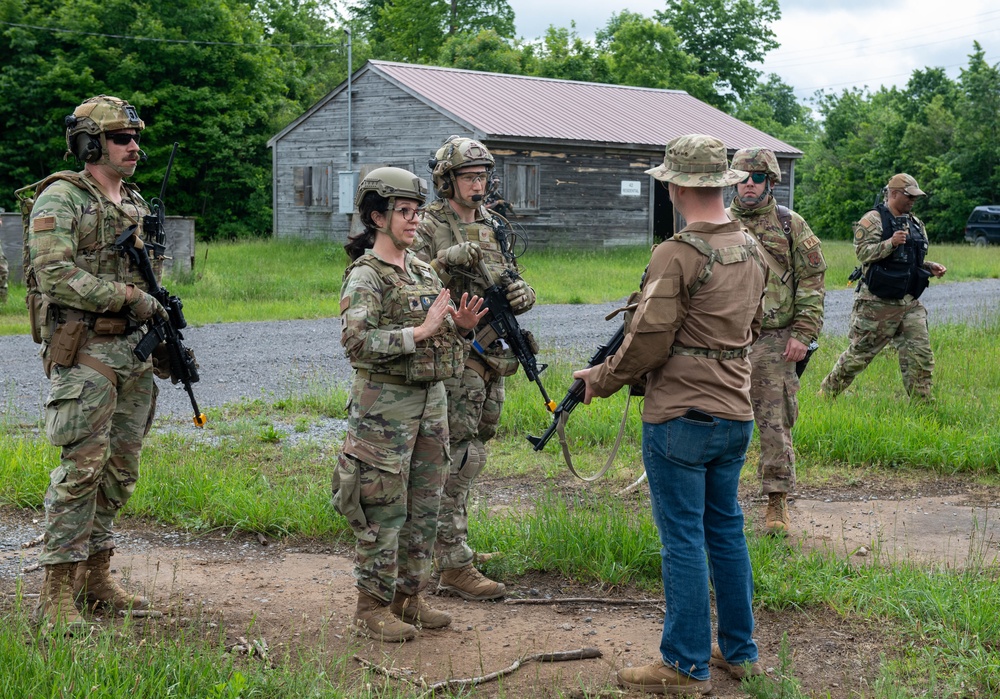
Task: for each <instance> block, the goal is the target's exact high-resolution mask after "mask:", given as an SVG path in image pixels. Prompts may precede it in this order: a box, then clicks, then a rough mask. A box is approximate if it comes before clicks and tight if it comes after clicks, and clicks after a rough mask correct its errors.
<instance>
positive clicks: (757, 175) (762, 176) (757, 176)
mask: <svg viewBox="0 0 1000 699" xmlns="http://www.w3.org/2000/svg"><path fill="white" fill-rule="evenodd" d="M766 179H767V173H766V172H751V173H750V174H749V175H747V178H746V179H745V180H743V181H742V182H741V183H740V184H746V183H747V182H749V181H750V180H753V183H754V184H764V181H765V180H766Z"/></svg>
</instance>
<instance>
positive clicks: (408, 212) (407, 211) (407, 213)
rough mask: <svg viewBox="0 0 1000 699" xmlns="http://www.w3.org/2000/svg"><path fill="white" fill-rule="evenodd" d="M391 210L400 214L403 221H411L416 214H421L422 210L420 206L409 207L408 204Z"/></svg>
mask: <svg viewBox="0 0 1000 699" xmlns="http://www.w3.org/2000/svg"><path fill="white" fill-rule="evenodd" d="M393 211H395V212H396V213H397V214H399V215H400V216H402V217H403V220H404V221H412V220H413V219H415V218H416V217H417V214H422V213H423V212H424V210H423V209H422V208H416V209H411V208H410V207H409V206H403V207H400V208H398V209H393Z"/></svg>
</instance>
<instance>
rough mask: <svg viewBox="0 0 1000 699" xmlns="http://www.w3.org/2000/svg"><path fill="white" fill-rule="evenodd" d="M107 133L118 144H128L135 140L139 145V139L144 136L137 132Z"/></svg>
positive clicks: (110, 139)
mask: <svg viewBox="0 0 1000 699" xmlns="http://www.w3.org/2000/svg"><path fill="white" fill-rule="evenodd" d="M105 135H106V136H107V137H108V140H109V141H111V142H112V143H114V144H115V145H116V146H127V145H128V144H129V142H131V141H135V145H139V139H140V138H141V136H142V135H141V134H137V133H109V134H105Z"/></svg>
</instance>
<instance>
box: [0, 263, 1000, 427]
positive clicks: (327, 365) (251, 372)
mask: <svg viewBox="0 0 1000 699" xmlns="http://www.w3.org/2000/svg"><path fill="white" fill-rule="evenodd" d="M852 294H853V292H852V291H851V290H847V289H845V290H836V291H831V292H829V293H828V294H827V297H826V325H825V327H824V333H825V334H827V335H846V334H847V319H848V314H849V313H850V306H851V301H852ZM923 301H924V303H925V304H926V306H927V308H928V311H929V313H930V321H931V325H932V326H933V325H935V324H941V323H956V322H958V323H983V322H985V321H986V320H987V319H989V318H990V317H991V315H992V314H995V312H996V310H997V309H998V308H1000V280H998V279H987V280H983V281H975V282H960V283H951V284H934V285H933V286H932V287H931V289H930V290H928V291H927V292H926V294H925V296H924V299H923ZM618 305H620V304H618V303H608V304H599V305H539V306H536V307H535V308H534V309H532V310H531V311H530V312H528V313H527V314H526V315H524V316H522V317H521V320H522V323H523V324H524V325H525V327H527V328H528V329H530V330H531V331H532V332H533V333H534V334H535V337H537V338H538V339H539V341H540V343H541V345H542V355H541V357H540V359H541V361H551V360H552V358H553V357H554V356H555V354H556V353H568V354H569V355H570V356H572V357H576V358H578V359H581V360H583V361H585V360H586V359H587V358H588V357H589V356H590V354H591V353H592V352H593V350H594V349H595V348H596V347H597V346H598V344H600V343H601V342H603V341H605V340H607V339H608V338H609V337H610V336H611V334H612V333H613V332H614V329H615V326H614V325H613V323H607V322H605V321H604V316H605V315H606V314H607V313H608V312H609V311H610V310H612V309H614V308H616V307H618ZM616 320H617V319H616ZM339 333H340V321H339V319H337V318H324V319H320V320H303V321H280V322H257V323H226V324H215V325H205V326H202V327H198V328H195V327H192V328H189V329H187V330H186V331H185V342H186V344H188V345H189V346H190V347H193V348H194V350H195V352H196V354H197V356H198V362H199V364H200V365H201V369H200V373H201V381H200V382H199V383H198V384H196V385H195V396H196V397H197V399H198V402H199V406H200V407H201V409H202V410H205V409H206V408H208V407H210V406H217V405H222V404H225V403H231V402H235V401H239V400H241V399H254V398H265V399H267V398H277V397H281V396H285V395H288V394H290V393H293V392H295V391H296V390H299V389H300V388H301V387H302V386H303V385H310V384H328V383H330V382H331V381H346V380H347V379H348V377H349V376H350V365H349V364H348V363H347V361H346V359H345V358H344V354H343V350H342V349H341V347H340V343H339ZM37 352H38V346H37V345H35V344H34V343H33V342H32V341H31V338H30V337H29V336H27V335H15V336H5V337H0V367H2V372H0V379H2V381H0V405H2V406H4V411H5V412H7V413H13V415H14V416H15V417H16V418H18V419H23V420H27V421H29V422H34V421H35V420H37V419H38V416H39V415H40V414H41V410H42V406H43V405H44V402H45V397H46V394H47V392H48V382H47V381H46V380H45V376H44V374H43V373H42V369H41V362H40V361H39V359H38V358H37V356H36V355H37ZM557 393H558V391H557ZM157 413H158V415H160V416H161V417H171V418H178V419H183V420H185V421H186V420H187V418H188V416H189V415H190V413H191V406H190V403H189V402H188V398H187V394H186V393H185V392H184V391H183V390H182V389H181V388H180V387H175V386H171V385H170V384H169V383H163V382H160V399H159V404H158V409H157Z"/></svg>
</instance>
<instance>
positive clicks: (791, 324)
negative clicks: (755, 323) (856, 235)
mask: <svg viewBox="0 0 1000 699" xmlns="http://www.w3.org/2000/svg"><path fill="white" fill-rule="evenodd" d="M727 212H728V213H729V215H730V217H731V218H736V219H738V220H739V221H740V223H742V224H743V226H744V227H745V228H746V229H747V230H749V231H750V233H752V234H753V236H754V237H755V238H756V239H757V240H758V241H759V242H760V244H761V245H762V246H763V247H764V249H765V250H767V252H768V253H769V254H770V255H771V257H772V258H774V260H775V261H776V262H777V263H778V265H779V266H780V267H782V268H783V269H790V270H791V279H790V280H789V282H790V286H789V284H788V283H782V281H781V279H780V278H778V277H777V275H775V274H770V275H768V280H767V289H766V291H765V293H764V319H763V323H762V328H763V329H764V330H774V329H777V328H791V331H792V337H794V338H795V339H796V340H798V341H799V342H801V343H803V344H806V345H808V344H809V343H810V342H812V341H813V340H815V339H817V338H818V337H819V332H820V330H821V329H822V328H823V299H824V298H825V297H826V290H825V288H824V286H823V281H824V277H825V272H826V260H825V259H824V258H823V252H822V249H821V247H820V241H819V238H818V237H817V236H816V235H815V234H814V233H813V232H812V230H811V229H810V228H809V224H808V223H806V222H805V220H804V219H803V218H802V217H801V216H799V215H798V214H797V213H795V212H794V211H792V212H791V215H792V218H791V221H790V229H791V230H790V231H789V232H788V233H786V232H785V230H784V229H783V227H782V224H781V220H780V219H779V218H778V212H777V211H776V206H775V201H774V198H773V197H772V198H771V200H770V201H769V202H768V203H767V204H765V205H764V206H761V207H760V208H757V209H745V208H743V207H742V206H740V203H739V200H738V199H733V203H732V205H731V206H730V207H729V209H727ZM791 246H794V249H793V250H792V252H791V254H790V252H789V248H790V247H791Z"/></svg>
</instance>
